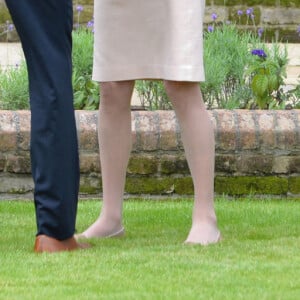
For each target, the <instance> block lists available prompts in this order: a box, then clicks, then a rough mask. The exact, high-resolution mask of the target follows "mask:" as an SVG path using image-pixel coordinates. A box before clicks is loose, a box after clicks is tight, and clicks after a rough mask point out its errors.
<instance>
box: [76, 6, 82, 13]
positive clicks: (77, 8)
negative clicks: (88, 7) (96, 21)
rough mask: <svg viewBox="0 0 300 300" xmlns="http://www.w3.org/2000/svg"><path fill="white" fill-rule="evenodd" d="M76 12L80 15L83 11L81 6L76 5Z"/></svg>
mask: <svg viewBox="0 0 300 300" xmlns="http://www.w3.org/2000/svg"><path fill="white" fill-rule="evenodd" d="M76 10H77V11H78V12H79V13H81V12H82V11H83V6H82V5H77V7H76Z"/></svg>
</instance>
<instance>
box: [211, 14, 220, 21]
mask: <svg viewBox="0 0 300 300" xmlns="http://www.w3.org/2000/svg"><path fill="white" fill-rule="evenodd" d="M211 18H212V19H213V20H214V21H215V20H217V18H218V15H217V14H216V13H213V14H211Z"/></svg>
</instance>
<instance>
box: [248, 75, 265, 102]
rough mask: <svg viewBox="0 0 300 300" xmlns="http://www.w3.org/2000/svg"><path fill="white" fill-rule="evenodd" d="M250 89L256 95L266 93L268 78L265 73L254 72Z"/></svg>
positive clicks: (261, 95) (259, 95)
mask: <svg viewBox="0 0 300 300" xmlns="http://www.w3.org/2000/svg"><path fill="white" fill-rule="evenodd" d="M251 87H252V91H253V93H254V94H255V95H257V96H258V97H264V96H266V95H267V94H268V78H267V76H265V75H261V74H256V75H255V76H254V77H253V79H252V84H251Z"/></svg>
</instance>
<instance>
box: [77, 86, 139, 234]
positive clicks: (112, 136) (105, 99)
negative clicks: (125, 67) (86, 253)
mask: <svg viewBox="0 0 300 300" xmlns="http://www.w3.org/2000/svg"><path fill="white" fill-rule="evenodd" d="M100 87H101V103H100V108H99V136H98V137H99V148H100V162H101V173H102V183H103V207H102V211H101V214H100V216H99V218H98V219H97V220H96V221H95V223H93V224H92V225H91V226H90V227H89V228H88V229H87V230H85V231H84V232H83V233H82V235H83V236H84V237H86V238H92V237H108V236H115V235H121V234H122V233H123V226H122V208H123V193H124V188H125V179H126V170H127V165H128V160H129V156H130V151H131V111H130V100H131V96H132V92H133V88H134V81H120V82H106V83H101V85H100Z"/></svg>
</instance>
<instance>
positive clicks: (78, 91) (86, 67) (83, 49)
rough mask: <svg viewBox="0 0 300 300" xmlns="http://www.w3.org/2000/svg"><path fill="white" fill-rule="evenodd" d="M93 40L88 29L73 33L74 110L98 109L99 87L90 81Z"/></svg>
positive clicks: (80, 29)
mask: <svg viewBox="0 0 300 300" xmlns="http://www.w3.org/2000/svg"><path fill="white" fill-rule="evenodd" d="M93 39H94V35H93V33H92V31H91V30H90V29H88V28H87V29H85V28H79V29H77V30H75V31H73V53H72V59H73V77H72V82H73V91H74V107H75V109H90V110H95V109H98V107H99V85H98V83H96V82H94V81H92V69H93Z"/></svg>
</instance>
